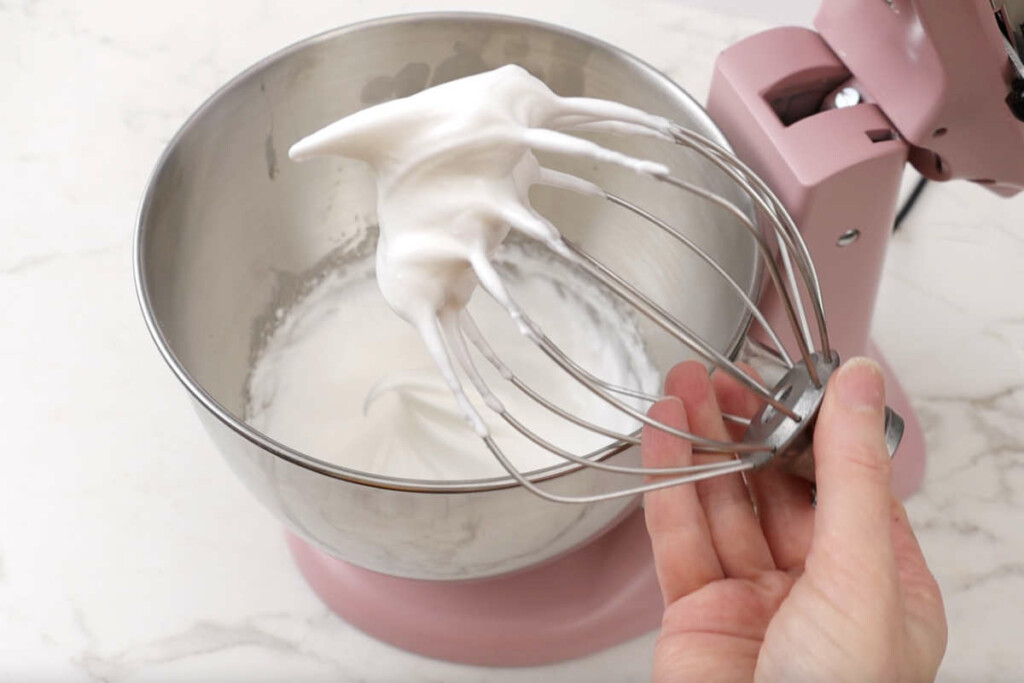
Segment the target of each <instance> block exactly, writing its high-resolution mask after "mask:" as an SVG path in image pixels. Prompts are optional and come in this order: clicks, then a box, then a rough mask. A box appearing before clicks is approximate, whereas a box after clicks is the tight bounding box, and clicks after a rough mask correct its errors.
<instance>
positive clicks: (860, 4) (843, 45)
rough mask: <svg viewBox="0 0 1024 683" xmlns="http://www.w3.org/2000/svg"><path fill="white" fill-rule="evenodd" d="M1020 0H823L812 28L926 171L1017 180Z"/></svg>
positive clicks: (1021, 151) (1022, 98)
mask: <svg viewBox="0 0 1024 683" xmlns="http://www.w3.org/2000/svg"><path fill="white" fill-rule="evenodd" d="M1022 22H1024V2H1022V1H1021V0H956V1H949V0H875V1H871V2H869V1H867V0H825V1H824V2H823V3H822V5H821V8H820V10H819V12H818V16H817V18H816V19H815V22H814V23H815V27H816V28H817V29H818V32H819V33H820V34H821V36H822V38H824V40H825V42H826V43H827V44H828V45H829V47H831V48H832V50H833V51H834V52H835V53H836V54H837V55H839V56H840V57H841V59H842V61H843V63H844V64H845V65H846V67H847V68H848V69H849V70H850V72H851V73H852V74H853V76H854V78H855V79H856V81H857V82H858V84H859V85H860V86H861V87H860V89H861V90H862V92H863V93H864V94H865V96H866V97H867V98H869V99H870V100H871V101H874V102H876V103H877V104H878V105H879V107H880V108H881V109H882V111H884V112H885V114H886V115H887V116H888V117H889V119H890V120H891V121H892V123H893V124H894V126H895V127H896V128H897V130H899V132H900V135H901V136H902V137H903V138H904V139H905V140H907V142H908V143H909V144H910V145H911V146H912V147H911V151H910V161H911V163H913V164H914V166H915V167H916V168H917V170H918V171H919V172H920V173H921V174H922V175H924V176H925V177H928V178H931V179H935V180H951V179H954V178H963V179H967V180H972V181H974V182H977V183H981V184H984V185H985V186H987V187H989V188H990V189H991V190H992V191H994V192H996V193H998V194H1001V195H1012V194H1016V193H1017V192H1019V191H1020V190H1021V189H1022V188H1024V122H1022V121H1024V66H1022V64H1021V59H1020V50H1021V49H1024V40H1022Z"/></svg>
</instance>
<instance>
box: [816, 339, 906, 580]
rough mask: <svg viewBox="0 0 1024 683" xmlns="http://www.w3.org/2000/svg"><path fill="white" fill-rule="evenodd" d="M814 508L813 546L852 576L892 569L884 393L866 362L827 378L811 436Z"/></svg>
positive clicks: (877, 371) (876, 371)
mask: <svg viewBox="0 0 1024 683" xmlns="http://www.w3.org/2000/svg"><path fill="white" fill-rule="evenodd" d="M814 458H815V467H814V471H815V479H816V480H817V488H818V508H817V512H816V513H815V522H814V542H813V546H814V547H820V546H819V544H821V546H824V549H826V556H827V557H828V558H829V564H832V562H838V563H840V564H843V565H845V566H846V567H847V568H848V569H853V570H854V571H855V572H856V571H859V570H863V569H867V568H871V569H873V570H875V571H877V570H882V571H883V572H887V571H889V569H890V568H891V567H892V566H893V562H894V559H893V550H892V531H891V525H890V515H891V505H892V495H891V493H890V490H889V482H890V479H891V468H890V464H889V453H888V451H887V450H886V447H885V387H884V381H883V378H882V371H881V369H880V368H879V367H878V365H876V364H875V363H874V362H873V361H870V360H868V359H866V358H853V359H851V360H849V361H848V362H846V363H845V364H844V365H843V366H842V367H841V368H840V369H839V370H838V371H837V372H836V373H835V374H834V375H833V376H832V379H831V381H830V382H829V386H828V388H827V389H826V392H825V399H824V401H823V403H822V407H821V412H820V414H819V416H818V423H817V426H816V427H815V429H814Z"/></svg>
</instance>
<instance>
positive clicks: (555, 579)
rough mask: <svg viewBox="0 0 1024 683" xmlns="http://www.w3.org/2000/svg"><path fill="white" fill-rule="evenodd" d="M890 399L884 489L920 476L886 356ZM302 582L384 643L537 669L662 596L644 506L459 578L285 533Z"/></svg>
mask: <svg viewBox="0 0 1024 683" xmlns="http://www.w3.org/2000/svg"><path fill="white" fill-rule="evenodd" d="M868 355H869V356H871V357H873V358H875V359H876V360H878V361H879V362H880V363H881V365H882V367H883V369H884V370H885V372H886V375H887V385H886V388H887V394H888V395H887V398H888V402H889V405H891V406H892V407H893V408H895V409H896V411H897V412H899V413H900V414H901V415H902V416H903V418H904V420H905V421H906V430H905V432H904V436H903V442H902V443H901V444H900V449H899V453H898V455H897V456H896V458H895V459H894V460H893V492H894V493H895V494H896V495H898V496H899V497H900V498H906V497H907V496H909V495H911V494H912V493H913V492H914V491H916V490H917V488H918V487H919V486H920V485H921V481H922V479H923V477H924V439H923V437H922V433H921V427H920V424H919V423H918V421H917V417H916V416H915V415H914V411H913V410H912V408H911V406H910V403H909V401H908V400H907V397H906V395H905V394H904V392H903V389H902V388H901V387H900V385H899V382H898V381H897V380H896V378H895V377H894V376H893V374H892V372H891V370H890V369H889V367H888V365H887V364H886V363H885V360H884V359H883V358H882V357H881V354H880V353H879V352H878V350H877V349H876V348H875V346H874V344H870V345H869V348H868ZM288 545H289V548H290V549H291V552H292V556H293V557H294V558H295V562H296V564H298V566H299V570H300V571H301V572H302V575H303V576H304V577H305V578H306V581H307V582H308V583H309V585H310V586H311V587H312V588H313V590H314V591H315V592H316V594H317V595H319V596H320V599H321V600H323V601H324V602H325V603H326V604H327V606H328V607H330V608H331V609H332V610H333V611H334V612H335V613H336V614H338V616H340V617H341V618H342V619H344V620H345V621H347V622H348V623H350V624H352V625H353V626H355V627H357V628H359V629H360V630H362V631H363V632H365V633H367V634H369V635H371V636H373V637H375V638H378V639H379V640H382V641H385V642H387V643H390V644H392V645H395V646H397V647H400V648H402V649H403V650H408V651H410V652H415V653H418V654H421V655H426V656H428V657H432V658H434V659H443V660H447V661H451V662H459V663H463V664H475V665H479V666H536V665H540V664H549V663H553V662H560V661H564V660H567V659H573V658H575V657H580V656H583V655H586V654H590V653H593V652H598V651H600V650H603V649H605V648H608V647H611V646H612V645H616V644H618V643H622V642H625V641H627V640H630V639H632V638H635V637H637V636H640V635H642V634H644V633H647V632H648V631H651V630H653V629H655V628H657V627H658V626H659V624H660V623H661V615H662V609H663V608H662V600H661V593H660V590H659V588H658V581H657V576H656V575H655V572H654V561H653V557H652V555H651V546H650V540H649V539H648V536H647V529H646V528H645V526H644V517H643V511H642V510H637V511H635V512H634V513H633V514H631V515H630V516H629V517H627V518H626V519H625V520H624V521H623V522H622V523H621V524H619V525H618V526H616V527H615V528H614V529H612V530H611V531H609V532H608V533H606V534H605V535H603V536H601V537H600V538H598V539H597V540H595V541H593V542H592V543H590V544H588V545H586V546H584V547H583V548H580V549H579V550H576V551H574V552H572V553H570V554H568V555H566V556H564V557H561V558H559V559H557V560H555V561H552V562H549V563H547V564H544V565H541V566H539V567H536V568H533V569H528V570H525V571H522V572H519V573H517V574H514V575H511V576H502V577H497V578H493V579H482V580H479V581H467V582H453V583H448V582H435V581H418V580H413V579H400V578H396V577H393V576H387V575H384V574H378V573H376V572H372V571H369V570H366V569H361V568H359V567H356V566H355V565H352V564H349V563H347V562H343V561H342V560H338V559H336V558H334V557H331V556H330V555H327V554H325V553H323V552H321V551H320V550H317V549H316V548H314V547H313V546H312V545H310V544H308V543H306V542H305V541H303V540H301V539H299V538H298V537H296V536H293V535H291V534H289V535H288Z"/></svg>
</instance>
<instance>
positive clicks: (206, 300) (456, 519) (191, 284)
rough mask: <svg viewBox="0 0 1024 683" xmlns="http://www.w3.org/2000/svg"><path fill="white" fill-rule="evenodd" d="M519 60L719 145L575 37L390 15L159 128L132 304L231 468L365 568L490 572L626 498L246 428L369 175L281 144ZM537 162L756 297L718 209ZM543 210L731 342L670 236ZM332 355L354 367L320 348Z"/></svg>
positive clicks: (334, 36)
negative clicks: (255, 375) (298, 308)
mask: <svg viewBox="0 0 1024 683" xmlns="http://www.w3.org/2000/svg"><path fill="white" fill-rule="evenodd" d="M513 62H514V63H518V64H521V65H523V66H525V67H526V68H527V69H529V70H530V71H532V72H533V73H534V74H535V75H536V76H538V77H540V78H542V79H543V80H544V81H546V82H547V83H548V84H549V85H550V86H551V87H552V88H553V89H554V90H555V91H556V92H558V93H559V94H561V95H586V96H592V97H601V98H608V99H614V100H619V101H621V102H625V103H628V104H632V105H634V106H637V107H640V108H643V109H646V110H648V111H651V112H654V113H659V114H663V115H666V116H668V117H670V118H672V119H675V120H676V121H678V122H680V123H682V124H683V125H686V126H688V127H691V128H693V129H695V130H697V131H699V132H701V133H703V134H704V135H706V136H709V137H711V138H713V139H716V140H718V141H719V142H722V143H724V139H723V138H722V136H721V134H720V133H719V132H718V130H717V128H715V126H714V124H713V123H712V122H711V120H710V119H709V118H708V117H707V115H706V114H705V113H704V111H703V110H702V109H701V108H700V106H699V105H698V104H697V103H696V102H694V101H693V100H692V99H691V98H690V97H689V96H688V95H687V94H686V93H685V92H684V91H682V90H681V89H680V88H679V87H678V86H676V85H675V84H674V83H673V82H672V81H670V80H669V79H668V78H666V77H665V76H664V75H662V74H661V73H659V72H657V71H656V70H654V69H653V68H651V67H650V66H648V65H647V64H644V63H643V62H640V61H639V60H637V59H635V58H633V57H631V56H630V55H628V54H626V53H624V52H622V51H620V50H618V49H616V48H614V47H612V46H610V45H606V44H604V43H601V42H599V41H596V40H594V39H592V38H589V37H587V36H583V35H580V34H578V33H574V32H571V31H568V30H566V29H564V28H560V27H557V26H549V25H544V24H539V23H536V22H532V21H526V20H522V19H515V18H508V17H499V16H490V15H479V14H462V13H458V14H428V15H411V16H399V17H393V18H387V19H381V20H377V21H371V22H367V23H362V24H358V25H355V26H351V27H346V28H342V29H339V30H336V31H332V32H329V33H326V34H323V35H320V36H317V37H314V38H311V39H309V40H306V41H303V42H301V43H299V44H297V45H294V46H292V47H289V48H287V49H285V50H283V51H281V52H279V53H277V54H275V55H273V56H271V57H269V58H267V59H265V60H264V61H262V62H260V63H259V64H256V65H255V66H253V67H252V68H250V69H248V70H247V71H245V72H244V73H243V74H241V75H240V76H238V77H237V78H235V79H234V80H233V81H231V82H230V83H228V84H227V85H226V86H224V87H223V88H221V89H220V90H219V91H218V92H217V93H216V94H215V95H213V97H211V98H210V99H209V100H208V101H207V102H206V103H205V104H204V105H203V106H202V107H200V109H199V110H198V111H197V112H196V113H195V114H194V115H193V116H192V117H191V118H190V119H189V120H188V122H187V123H186V124H185V125H184V126H183V127H182V129H181V130H180V131H179V132H178V134H177V135H176V136H175V138H174V139H173V140H172V141H171V143H170V144H169V146H168V148H167V150H166V152H165V153H164V155H163V157H162V158H161V159H160V161H159V162H158V164H157V167H156V170H155V171H154V173H153V176H152V179H151V181H150V184H149V187H148V189H147V191H146V195H145V198H144V200H143V204H142V208H141V211H140V215H139V219H138V229H137V235H136V245H135V259H136V263H135V265H136V283H137V288H138V294H139V299H140V301H141V304H142V310H143V313H144V316H145V319H146V322H147V324H148V326H149V329H150V331H151V333H152V335H153V338H154V340H155V341H156V344H157V347H158V348H159V350H160V352H161V354H162V355H163V357H164V359H165V360H166V361H167V363H168V364H169V365H170V367H171V369H172V370H173V371H174V373H175V374H176V375H177V376H178V378H179V379H180V380H181V382H182V383H183V384H184V385H185V387H186V389H187V390H188V392H189V394H190V395H191V398H192V399H193V401H194V403H195V406H196V409H197V412H198V414H199V416H200V418H201V419H202V422H203V424H204V425H205V427H206V429H207V430H208V431H209V432H210V434H211V435H212V437H213V439H214V441H215V442H216V444H217V446H218V447H219V449H220V450H221V452H222V453H223V454H224V457H225V458H226V459H227V461H228V463H229V464H230V466H231V468H232V469H233V470H234V471H235V473H236V474H237V475H238V476H239V477H240V478H241V479H242V481H243V482H244V483H245V485H246V486H247V487H248V488H249V489H250V490H251V491H252V492H253V493H254V494H255V495H256V496H257V497H258V498H259V499H260V500H261V501H262V502H263V504H264V505H266V506H267V508H269V509H270V510H271V511H272V512H273V513H274V514H275V515H276V516H277V517H278V518H279V519H280V520H281V521H282V522H283V523H284V524H285V525H286V526H287V528H288V529H290V530H291V531H293V532H294V533H296V534H298V535H300V536H301V537H303V538H305V539H306V540H308V541H310V542H312V543H314V544H315V545H316V546H318V547H319V548H321V549H323V550H324V551H326V552H328V553H330V554H332V555H334V556H336V557H339V558H342V559H344V560H347V561H350V562H352V563H355V564H357V565H360V566H362V567H365V568H368V569H371V570H376V571H380V572H384V573H388V574H392V575H396V576H403V577H411V578H421V579H449V580H451V579H468V578H476V577H484V576H492V575H497V574H502V573H506V572H510V571H514V570H516V569H520V568H523V567H527V566H530V565H534V564H537V563H539V562H542V561H544V560H546V559H549V558H552V557H554V556H556V555H559V554H561V553H564V552H566V551H568V550H571V549H572V548H574V547H576V546H578V545H580V544H582V543H584V542H586V541H587V540H589V539H591V538H593V537H594V536H596V535H597V534H599V533H601V532H602V531H604V530H606V529H607V528H609V527H610V526H611V525H612V524H614V523H615V522H616V521H617V520H619V519H620V518H621V517H622V516H623V515H624V514H625V513H627V512H628V511H629V510H630V509H632V507H633V506H635V504H636V501H635V500H618V501H613V502H605V503H601V504H595V505H587V506H565V505H558V504H554V503H549V502H546V501H544V500H541V499H539V498H536V497H534V496H532V495H531V494H530V493H528V492H526V491H525V490H523V489H521V488H520V487H518V486H516V485H514V483H513V482H512V480H511V479H510V478H497V479H490V480H480V481H459V482H443V481H410V480H400V479H390V478H386V477H379V476H374V475H371V474H367V473H363V472H357V471H354V470H350V469H346V468H344V467H339V466H336V465H332V464H329V463H326V462H323V461H321V460H318V459H317V458H316V455H317V454H316V453H301V452H298V451H297V450H295V449H292V448H290V447H289V446H288V444H283V443H277V442H275V441H274V440H272V439H270V438H268V437H267V436H266V435H264V434H261V433H260V432H258V431H257V430H255V429H253V428H252V427H250V426H249V425H247V424H246V423H245V421H244V408H245V403H246V381H247V375H248V373H249V370H250V366H251V363H252V362H253V360H254V357H255V356H256V354H257V353H258V351H259V349H260V345H261V344H262V342H263V340H264V339H265V336H266V333H267V331H268V329H269V328H270V326H271V325H272V321H273V319H274V311H275V310H277V309H278V308H280V307H282V306H287V305H288V304H289V303H290V302H291V301H293V300H294V299H295V298H296V297H297V296H299V295H300V293H301V291H302V286H303V283H306V282H308V281H309V278H310V276H311V274H312V273H316V272H318V271H322V270H323V269H324V268H325V267H328V266H329V265H330V264H331V263H333V262H334V261H336V260H337V259H338V258H339V254H340V253H341V252H343V251H344V250H345V249H346V248H348V247H350V246H351V245H352V244H353V243H354V242H355V241H357V239H356V238H357V236H359V235H365V233H366V231H367V229H368V228H369V227H371V226H372V225H373V224H374V222H375V217H374V216H375V209H374V207H375V192H374V187H373V183H372V178H371V177H370V175H369V173H368V171H367V169H366V168H364V167H362V166H361V165H359V164H358V163H355V162H351V163H350V162H346V161H343V160H322V161H316V162H312V163H305V164H301V165H300V164H294V163H292V162H290V161H289V159H288V157H287V155H286V151H287V149H288V147H289V146H290V145H291V143H292V142H294V141H296V140H298V139H299V138H301V137H302V136H304V135H306V134H307V133H310V132H311V131H314V130H317V129H318V128H320V127H321V126H323V125H325V124H326V123H328V122H330V121H333V120H335V119H338V118H340V117H341V116H344V115H346V114H349V113H351V112H353V111H356V110H358V109H361V108H363V107H366V106H368V105H370V104H373V103H376V102H379V101H382V100H384V99H388V98H391V97H398V96H404V95H409V94H411V93H413V92H415V91H417V90H420V89H422V88H423V87H425V86H428V85H431V84H435V83H439V82H443V81H446V80H450V79H453V78H457V77H460V76H464V75H469V74H471V73H476V72H479V71H484V70H487V69H491V68H494V67H497V66H500V65H502V64H507V63H513ZM615 145H616V146H617V147H618V148H619V149H621V150H623V151H626V152H630V153H633V154H635V155H637V156H648V157H652V158H658V159H660V160H663V161H667V162H669V163H670V164H671V165H672V166H673V167H674V169H675V170H676V172H677V174H678V175H682V176H684V177H687V178H690V179H693V180H695V181H696V182H697V184H699V185H702V186H704V187H707V188H708V189H711V190H713V191H715V192H717V193H719V194H721V195H723V196H726V197H729V198H731V199H733V200H734V201H736V202H738V203H739V204H740V205H742V206H745V205H746V203H745V202H744V199H743V198H742V197H740V196H738V193H737V191H736V190H735V189H734V188H733V187H731V185H730V184H729V182H728V181H727V180H725V179H724V178H723V177H722V176H721V175H720V174H719V173H718V172H717V171H715V170H713V169H711V168H710V167H708V166H705V165H704V164H703V162H701V161H699V160H698V159H696V158H695V157H694V156H692V155H690V154H687V153H686V152H685V151H684V150H682V149H677V148H672V147H671V146H667V145H665V144H663V143H659V142H656V141H652V140H646V139H628V140H622V141H619V142H617V143H615ZM546 163H549V164H552V165H556V166H558V167H559V168H562V169H563V170H570V171H573V172H577V173H579V174H581V175H586V176H587V177H590V178H592V179H594V180H596V181H598V182H599V183H600V184H601V185H602V186H604V187H606V188H608V189H609V190H612V191H615V192H617V193H619V194H620V195H624V196H627V197H630V198H632V199H633V200H634V201H636V202H637V203H639V204H640V205H642V206H645V207H647V208H648V209H650V210H652V211H654V212H655V213H657V214H659V215H661V216H663V217H667V218H669V219H671V220H672V222H673V223H674V224H676V225H677V226H678V227H679V229H681V230H682V231H683V232H685V233H687V234H688V235H689V236H690V237H691V238H692V239H694V240H695V241H696V242H698V243H699V244H701V245H702V246H703V247H704V248H705V249H706V250H707V251H708V252H709V253H710V254H711V255H712V256H714V257H715V258H716V259H717V260H718V262H719V263H721V264H722V265H723V266H724V267H725V268H726V270H727V271H728V272H729V273H731V274H732V276H733V277H734V278H736V280H737V281H739V282H740V283H742V284H743V285H744V287H746V288H747V289H748V290H749V291H750V293H751V294H752V295H753V294H754V293H755V292H756V290H757V288H758V286H759V280H760V269H759V267H758V265H757V259H756V257H755V251H754V246H753V242H752V240H751V239H749V236H748V235H747V233H746V232H745V231H744V230H743V228H742V227H741V226H740V225H739V223H738V222H736V221H735V219H734V218H732V217H731V216H729V215H728V214H727V213H725V212H723V211H721V210H719V209H716V208H715V207H712V206H709V205H706V204H703V203H701V202H700V201H699V200H696V199H694V198H692V197H690V196H688V195H686V194H684V193H682V192H678V191H675V190H673V189H671V188H667V187H665V186H663V185H661V184H658V183H654V182H651V181H650V180H646V179H642V178H640V177H638V176H632V175H630V174H627V173H624V172H621V171H619V170H618V169H594V168H592V167H591V165H590V164H576V163H572V162H566V161H564V160H546ZM534 202H535V205H536V206H537V208H538V209H539V210H540V211H541V212H542V213H545V214H546V215H547V216H548V217H549V218H550V219H551V220H552V221H553V222H554V223H555V225H557V226H559V227H560V228H561V229H562V230H563V232H565V233H566V234H567V235H568V236H570V237H571V238H572V239H573V240H575V241H576V242H578V243H580V244H581V245H583V246H584V247H585V248H586V249H587V250H588V251H589V252H590V253H592V254H594V255H595V256H596V257H598V258H600V259H602V260H603V261H605V262H606V263H607V264H608V265H609V266H611V267H612V268H614V269H615V270H617V271H619V272H620V273H621V274H622V275H624V276H626V277H627V278H629V279H631V280H632V281H633V282H635V283H637V284H638V285H640V286H641V288H643V289H645V290H646V291H647V292H648V293H649V294H651V295H652V296H654V297H655V298H656V299H658V300H659V301H660V302H661V303H662V304H663V305H664V306H666V307H667V308H668V309H669V310H670V311H671V312H672V313H673V314H674V315H676V316H678V317H679V318H680V319H681V320H683V321H686V322H687V323H688V324H690V325H691V326H692V327H693V328H694V329H695V331H696V332H697V333H699V334H700V335H701V336H703V337H704V338H705V339H707V340H709V341H710V343H711V344H713V345H714V346H715V347H716V348H718V349H719V350H721V351H724V352H727V353H735V351H736V349H737V348H738V345H739V342H740V340H741V339H742V337H743V335H744V333H745V330H746V325H747V322H748V316H747V314H746V312H745V311H744V308H743V306H742V304H741V302H740V301H739V300H738V299H737V297H735V295H734V294H733V293H731V292H730V291H729V290H728V288H727V287H726V286H725V285H724V284H723V283H722V282H721V281H720V280H719V279H718V278H717V276H715V275H714V274H713V273H712V272H711V271H710V269H709V268H707V267H706V266H705V265H704V264H702V263H700V262H699V261H698V260H697V259H695V258H694V257H692V255H691V254H690V253H688V252H687V251H686V250H685V249H684V248H683V247H682V246H681V245H680V244H679V243H678V242H676V241H674V240H671V239H668V238H666V237H665V236H664V235H661V234H659V233H657V232H656V231H655V230H653V229H652V228H650V226H648V225H647V224H645V223H643V222H641V221H640V220H639V219H636V218H634V217H633V216H632V215H631V214H628V213H626V212H624V211H622V210H621V209H617V208H616V207H613V206H611V205H610V204H608V203H606V202H601V201H600V200H595V199H593V198H582V197H576V196H568V195H566V194H565V193H561V194H557V195H556V194H554V193H553V192H550V191H549V192H545V191H543V190H538V191H536V192H535V194H534ZM644 333H645V336H646V342H647V345H648V350H649V351H650V354H651V357H652V359H653V360H654V362H655V363H656V364H657V365H658V366H659V367H660V368H661V369H662V370H664V369H667V368H668V367H669V366H670V365H671V364H672V363H673V362H675V361H677V360H679V359H680V358H681V357H682V355H683V351H682V349H681V347H679V346H677V345H675V344H673V343H672V342H670V340H668V339H667V338H666V337H664V336H662V335H659V334H658V333H657V332H656V331H655V330H654V328H653V326H650V327H645V330H644ZM331 362H353V359H337V358H325V359H324V363H331ZM355 362H358V361H355ZM481 448H483V446H482V445H481ZM436 457H444V454H436ZM595 457H613V458H617V459H619V460H621V462H622V463H623V464H626V463H628V462H635V461H636V460H637V454H636V452H635V449H623V448H620V447H613V448H610V449H608V450H607V451H606V452H604V453H600V454H596V455H595ZM533 476H534V477H535V478H536V479H537V480H543V481H544V482H545V485H547V486H549V487H551V489H552V490H554V491H557V492H559V493H562V494H565V495H583V494H589V493H592V492H597V491H604V490H610V489H611V488H613V487H615V488H617V487H619V486H621V485H622V483H623V480H622V479H621V478H619V477H614V476H611V475H608V474H605V473H601V472H597V471H594V470H593V469H590V468H585V469H581V468H580V467H578V466H563V467H557V468H552V469H549V470H545V471H541V472H537V473H534V475H533Z"/></svg>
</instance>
